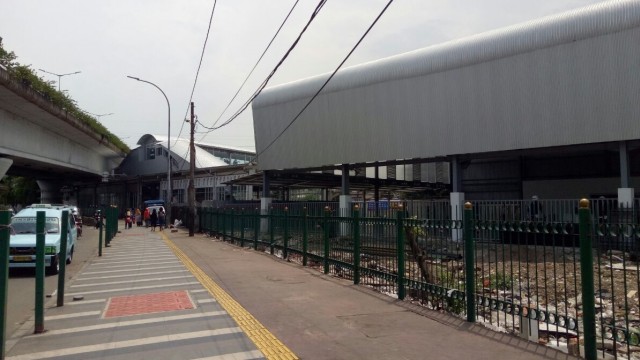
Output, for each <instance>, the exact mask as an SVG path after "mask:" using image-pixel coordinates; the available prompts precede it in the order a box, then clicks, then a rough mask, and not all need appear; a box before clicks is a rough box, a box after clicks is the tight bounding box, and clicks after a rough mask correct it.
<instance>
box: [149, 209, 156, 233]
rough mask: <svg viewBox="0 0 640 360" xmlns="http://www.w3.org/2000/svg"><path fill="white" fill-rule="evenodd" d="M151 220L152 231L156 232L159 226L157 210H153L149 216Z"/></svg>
mask: <svg viewBox="0 0 640 360" xmlns="http://www.w3.org/2000/svg"><path fill="white" fill-rule="evenodd" d="M149 220H151V231H156V226H157V225H158V213H157V212H156V209H153V212H152V213H151V215H149Z"/></svg>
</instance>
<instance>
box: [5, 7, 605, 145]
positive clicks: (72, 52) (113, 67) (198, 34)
mask: <svg viewBox="0 0 640 360" xmlns="http://www.w3.org/2000/svg"><path fill="white" fill-rule="evenodd" d="M598 2H600V1H596V0H536V1H530V0H515V1H513V0H511V1H507V0H484V1H478V0H396V1H394V3H393V4H392V5H391V7H390V8H389V9H388V10H387V12H386V13H385V15H384V16H383V17H382V18H381V20H380V21H379V22H378V24H377V25H376V27H375V28H374V29H373V30H372V31H371V33H369V35H368V36H367V38H366V39H365V41H364V42H363V43H362V44H361V45H360V47H359V48H358V50H356V52H355V53H354V54H353V55H352V57H351V59H350V60H349V62H348V63H347V64H346V65H347V66H349V65H355V64H359V63H363V62H367V61H370V60H375V59H379V58H383V57H387V56H391V55H395V54H400V53H403V52H407V51H411V50H415V49H419V48H423V47H428V46H430V45H435V44H440V43H443V42H446V41H449V40H454V39H458V38H462V37H465V36H469V35H473V34H477V33H480V32H484V31H488V30H493V29H497V28H501V27H504V26H508V25H512V24H517V23H520V22H524V21H527V20H531V19H536V18H539V17H543V16H546V15H552V14H556V13H559V12H562V11H566V10H570V9H575V8H578V7H582V6H586V5H590V4H593V3H598ZM213 3H214V1H213V0H188V1H186V0H181V1H179V0H127V1H125V0H102V1H98V0H56V1H46V0H2V1H1V2H0V37H2V38H3V44H4V47H5V49H6V50H9V51H14V52H15V53H16V55H17V56H18V61H19V62H20V63H21V64H24V65H29V64H30V65H31V67H32V68H33V69H44V70H47V71H49V72H52V73H57V74H65V73H71V72H75V71H81V73H80V74H76V75H69V76H64V77H62V81H61V89H62V90H68V92H69V94H70V96H71V97H72V98H73V99H75V100H76V101H77V102H78V105H79V106H80V107H81V108H82V109H83V110H86V111H88V112H90V113H93V114H98V115H100V114H108V113H113V115H108V116H102V117H100V121H101V122H102V123H103V124H104V125H105V126H106V127H107V128H108V129H109V130H110V131H111V132H112V133H114V134H116V135H117V136H119V137H120V138H121V139H122V140H123V141H124V142H125V143H126V144H127V145H129V146H130V147H132V148H134V147H136V142H137V141H138V139H139V138H140V137H141V136H142V135H144V134H146V133H151V134H156V135H163V136H166V134H167V105H166V101H165V100H164V98H163V97H162V94H161V93H160V92H159V91H158V90H156V89H155V88H153V87H152V86H151V85H148V84H144V83H140V82H137V81H134V80H130V79H127V78H126V75H132V76H136V77H139V78H141V79H145V80H148V81H150V82H153V83H155V84H156V85H158V86H159V87H160V88H162V89H163V90H164V92H165V93H166V94H167V96H168V98H169V101H170V104H171V136H172V137H175V136H177V135H178V134H179V133H180V132H181V129H182V132H181V137H184V138H188V124H186V123H185V124H184V127H183V126H182V125H183V123H184V119H185V116H186V115H187V109H188V102H189V96H190V94H191V89H192V87H193V83H194V78H195V75H196V69H197V66H198V62H199V60H200V55H201V51H202V46H203V43H204V39H205V35H206V32H207V26H208V23H209V18H210V14H211V9H212V6H213ZM294 3H295V0H269V1H267V0H262V1H258V0H219V1H218V2H217V5H216V9H215V13H214V16H213V23H212V27H211V31H210V35H209V40H208V43H207V48H206V51H205V54H204V59H203V62H202V68H201V70H200V75H199V78H198V82H197V85H196V88H195V93H194V96H193V101H194V103H195V113H196V115H197V116H198V119H199V121H200V122H202V123H204V124H207V125H212V124H213V123H214V122H215V120H216V119H217V118H218V117H219V116H220V115H221V112H222V110H223V109H224V108H225V106H226V105H227V103H228V102H229V100H230V99H231V98H232V96H233V94H234V93H235V92H236V91H237V90H238V88H239V86H240V84H241V83H242V81H243V80H244V79H245V77H246V76H247V74H248V73H249V71H250V70H251V68H252V67H253V65H254V64H255V62H256V60H257V59H258V57H259V56H260V54H261V53H262V51H263V50H264V48H265V47H266V45H267V44H268V42H269V41H270V39H271V38H272V36H273V35H274V34H275V32H276V30H277V28H278V26H279V25H280V24H281V22H282V21H283V19H284V18H285V16H286V14H287V13H288V11H289V10H290V9H291V7H292V6H293V4H294ZM317 3H318V1H317V0H300V1H299V3H298V5H297V6H296V8H295V10H294V12H293V13H292V15H291V17H290V19H289V21H288V22H287V24H286V25H285V27H284V28H283V30H282V32H281V33H280V35H279V36H278V37H277V38H276V40H275V42H274V44H273V45H272V47H271V49H270V50H269V52H268V53H267V55H265V57H264V59H263V60H262V61H261V63H260V64H259V65H258V68H257V69H256V71H255V72H254V74H253V75H252V77H251V78H250V79H249V81H248V82H247V84H246V85H245V87H244V89H243V91H242V92H241V93H240V95H239V96H238V98H237V99H236V101H235V102H234V103H233V104H232V105H231V107H230V108H229V110H228V111H227V113H225V114H224V115H222V119H221V122H222V121H224V120H226V119H228V118H229V116H230V115H231V114H232V113H233V112H234V111H235V110H237V109H238V108H239V107H240V106H241V104H242V103H243V102H244V101H246V100H247V99H248V98H249V96H250V94H251V93H253V91H255V89H256V88H257V87H258V85H259V84H260V83H261V82H262V81H263V80H264V79H265V78H266V76H267V75H268V73H270V72H271V70H272V69H273V68H274V66H275V65H276V63H277V62H278V60H279V59H280V58H281V57H282V56H283V55H284V53H285V51H286V49H287V48H288V47H289V46H290V45H291V43H292V42H293V40H294V39H295V37H296V36H297V35H298V34H299V32H300V31H301V29H302V27H303V26H304V24H305V23H306V21H307V20H308V19H309V17H310V15H311V13H312V11H313V9H314V8H315V6H316V5H317ZM386 3H387V1H386V0H384V1H383V0H328V2H327V4H326V5H325V6H324V8H323V9H322V10H321V12H320V14H319V15H318V16H317V18H316V20H315V21H314V22H313V23H312V24H311V26H310V27H309V29H308V31H307V32H306V34H305V35H304V36H303V38H302V40H301V41H300V43H299V44H298V47H297V48H296V49H295V50H294V51H293V53H292V54H291V56H289V58H288V59H287V60H286V62H285V63H284V64H283V65H282V66H281V68H280V70H279V71H278V73H277V74H276V76H275V77H274V78H273V79H272V80H271V82H270V86H272V85H277V84H282V83H286V82H290V81H294V80H298V79H301V78H305V77H309V76H314V75H318V74H322V73H326V72H330V71H333V69H334V68H335V67H336V66H337V65H338V64H339V63H340V61H341V60H342V59H343V57H344V56H345V55H346V54H347V53H348V51H349V50H351V48H352V47H353V45H354V44H355V43H356V41H357V40H358V39H359V37H360V36H361V35H362V34H363V32H364V31H365V30H366V28H367V27H368V26H369V25H370V23H371V22H372V21H373V19H374V18H375V17H376V16H377V14H378V13H379V12H380V10H381V9H382V8H383V7H384V5H385V4H386ZM36 71H37V70H36ZM37 72H38V74H39V75H41V77H42V78H43V79H45V80H54V81H56V86H57V81H58V77H57V76H54V75H49V74H46V73H44V72H41V71H37ZM203 130H204V129H202V128H198V129H197V131H203ZM203 136H204V135H200V136H198V135H196V138H197V139H202V137H203ZM203 141H206V142H209V143H214V144H221V145H230V146H235V147H240V148H244V149H249V150H253V149H254V134H253V124H252V117H251V110H250V108H249V109H248V110H247V111H246V112H245V113H244V114H243V115H242V116H240V117H239V118H238V119H237V120H235V121H234V122H233V123H232V124H230V125H229V126H227V127H225V128H223V129H220V130H217V131H215V132H212V133H210V134H208V135H206V137H204V140H203Z"/></svg>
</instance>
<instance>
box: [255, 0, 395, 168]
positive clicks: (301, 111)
mask: <svg viewBox="0 0 640 360" xmlns="http://www.w3.org/2000/svg"><path fill="white" fill-rule="evenodd" d="M392 2H393V0H389V2H388V3H387V5H386V6H385V7H384V8H383V9H382V11H381V12H380V14H378V16H377V17H376V19H375V20H374V21H373V23H372V24H371V25H370V26H369V28H368V29H367V31H365V32H364V34H363V35H362V37H360V40H358V42H357V43H356V44H355V46H354V47H353V48H352V49H351V51H349V53H348V54H347V56H345V58H344V59H343V60H342V62H341V63H340V65H338V67H337V68H336V69H335V70H334V71H333V73H331V75H330V76H329V78H328V79H327V80H326V81H325V82H324V84H322V86H321V87H320V89H318V91H316V93H315V94H314V95H313V96H312V97H311V99H310V100H309V101H308V102H307V104H306V105H305V106H304V107H303V108H302V110H300V112H299V113H298V114H297V115H296V116H295V117H294V118H293V120H291V121H290V122H289V124H288V125H287V126H286V127H285V128H284V129H283V130H282V131H281V132H280V134H278V136H276V137H275V138H274V139H273V140H272V141H271V142H270V143H269V145H267V146H266V147H265V148H264V149H263V150H262V151H260V152H259V153H256V159H257V158H258V157H259V156H260V155H262V154H264V152H265V151H267V150H268V149H269V148H270V147H271V146H272V145H273V144H274V143H275V142H276V141H277V140H278V139H279V138H280V137H281V136H282V134H284V133H285V132H286V131H287V130H288V129H289V128H290V127H291V125H293V123H294V122H296V120H298V118H299V117H300V115H302V113H303V112H304V111H305V110H307V108H308V107H309V105H310V104H311V103H312V102H313V100H315V98H316V97H317V96H318V94H320V92H321V91H322V90H323V89H324V88H325V86H327V84H328V83H329V81H331V79H333V76H334V75H335V74H336V73H337V72H338V70H340V68H341V67H342V65H344V63H345V62H346V61H347V60H348V59H349V57H350V56H351V54H353V52H354V51H355V50H356V49H357V48H358V46H359V45H360V43H361V42H362V40H364V38H365V37H366V36H367V34H369V31H371V29H372V28H373V27H374V25H375V24H376V23H377V22H378V20H380V17H382V15H383V14H384V13H385V11H387V8H389V5H391V3H392Z"/></svg>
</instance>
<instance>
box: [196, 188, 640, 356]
mask: <svg viewBox="0 0 640 360" xmlns="http://www.w3.org/2000/svg"><path fill="white" fill-rule="evenodd" d="M585 204H586V207H585V208H579V203H578V201H577V200H555V201H539V202H538V201H520V200H519V201H503V202H495V201H486V202H481V201H479V202H474V203H473V204H467V207H468V208H466V209H464V210H463V209H462V208H458V207H455V206H454V207H452V206H451V205H450V204H449V203H448V202H445V201H432V202H410V203H407V202H400V203H399V204H397V205H394V206H390V207H387V208H386V209H385V210H384V211H377V212H374V211H371V208H372V207H371V205H370V204H367V203H356V204H354V207H353V208H352V209H348V210H340V209H338V208H337V207H336V206H329V204H325V207H324V208H322V209H321V210H320V209H318V208H317V203H314V204H312V205H311V206H310V207H309V208H307V207H306V206H304V204H301V203H295V204H291V206H288V204H284V205H283V204H279V205H278V206H275V207H273V208H271V209H270V210H269V211H268V212H264V213H261V211H260V210H259V209H255V208H250V207H242V208H238V209H234V208H217V209H213V208H204V209H201V210H200V211H199V214H200V225H201V229H202V231H204V232H206V233H208V234H209V235H212V236H217V237H220V238H222V239H224V240H225V241H228V242H231V243H233V244H236V245H238V246H243V247H250V248H253V249H256V250H259V251H265V252H269V253H271V254H273V255H275V256H278V257H280V258H283V259H287V260H289V261H292V262H297V263H300V264H301V265H304V266H309V267H313V268H316V269H318V271H322V272H324V273H326V274H331V275H333V276H336V277H341V278H345V279H349V280H351V281H353V282H354V283H355V284H361V285H363V286H367V287H371V288H374V289H376V290H378V291H380V292H383V293H386V294H389V295H391V296H395V297H398V298H399V299H410V300H412V301H414V302H416V303H420V304H422V305H423V306H425V307H428V308H432V309H436V310H438V311H446V312H449V313H452V314H455V315H458V316H461V317H464V318H465V319H467V320H468V321H475V322H479V323H485V324H488V325H489V326H491V327H492V328H495V329H498V330H500V331H506V332H511V333H515V334H519V335H521V336H524V337H527V338H528V339H530V340H532V341H536V342H542V343H549V344H551V345H553V346H554V347H558V348H561V349H565V351H568V352H569V353H572V354H581V355H582V356H584V357H586V358H588V359H590V358H594V357H595V356H596V355H595V354H596V351H597V352H598V353H599V355H601V356H604V355H605V354H606V355H608V356H612V357H614V358H619V359H624V358H634V357H637V355H638V354H640V348H639V347H638V345H640V309H639V308H638V291H640V279H639V277H638V274H639V273H640V265H639V264H640V262H639V260H640V259H639V258H638V248H639V246H638V242H639V241H640V221H639V215H638V211H637V209H639V207H638V205H640V204H638V203H635V204H630V205H629V206H628V207H627V208H623V207H620V206H618V205H617V202H612V201H610V200H595V201H592V202H591V203H589V202H586V203H584V204H582V205H585ZM387 205H389V204H387ZM589 206H590V207H589ZM364 207H366V210H363V208H364ZM378 210H379V209H378ZM340 214H342V216H341V215H340ZM345 214H347V215H348V216H344V215H345ZM363 214H365V215H372V214H378V215H381V216H363ZM590 277H591V278H592V279H593V280H589V279H590ZM585 281H587V282H588V283H589V284H585ZM587 285H589V286H587ZM585 292H586V293H585ZM585 324H586V325H585Z"/></svg>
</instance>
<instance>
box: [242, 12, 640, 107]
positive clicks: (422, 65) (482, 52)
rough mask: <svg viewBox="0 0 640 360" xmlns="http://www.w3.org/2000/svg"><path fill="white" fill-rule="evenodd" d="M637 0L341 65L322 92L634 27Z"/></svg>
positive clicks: (257, 103)
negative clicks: (363, 61)
mask: <svg viewBox="0 0 640 360" xmlns="http://www.w3.org/2000/svg"><path fill="white" fill-rule="evenodd" d="M639 19H640V2H639V1H637V0H624V1H620V0H615V1H607V2H603V3H599V4H594V5H590V6H587V7H584V8H580V9H576V10H572V11H568V12H564V13H562V14H557V15H551V16H547V17H544V18H540V19H536V20H531V21H528V22H525V23H521V24H516V25H512V26H509V27H505V28H501V29H497V30H492V31H488V32H484V33H481V34H477V35H473V36H469V37H466V38H463V39H458V40H454V41H450V42H446V43H443V44H439V45H434V46H430V47H427V48H424V49H418V50H414V51H411V52H407V53H404V54H399V55H395V56H391V57H388V58H384V59H379V60H375V61H371V62H367V63H364V64H359V65H355V66H351V67H347V68H344V69H342V70H340V71H338V73H337V74H336V76H335V77H334V78H333V79H332V80H331V82H330V83H329V84H328V85H327V87H326V88H325V89H324V90H323V93H328V92H332V91H337V90H342V89H348V88H353V87H359V86H366V85H371V84H375V83H378V82H384V81H389V80H398V79H402V78H406V77H416V76H422V75H428V74H432V73H437V72H442V71H448V70H452V69H456V68H460V67H464V66H468V65H472V64H478V63H482V62H486V61H492V60H496V59H500V58H503V57H508V56H513V55H516V54H521V53H526V52H530V51H534V50H536V49H542V48H547V47H551V46H556V45H560V44H565V43H571V42H575V41H578V40H582V39H586V38H590V37H594V36H600V35H604V34H609V33H613V32H618V31H621V30H624V29H629V28H633V27H636V26H638V23H639V21H640V20H639ZM329 75H331V73H327V74H322V75H317V76H313V77H310V78H307V79H302V80H297V81H293V82H290V83H287V84H282V85H278V86H273V87H270V88H267V89H265V90H264V91H263V92H262V93H261V94H260V95H259V96H258V97H257V98H256V99H255V100H254V101H253V108H254V109H255V108H259V107H263V106H269V105H273V104H278V103H282V102H289V101H292V100H296V99H305V98H309V97H311V96H312V95H313V94H315V93H316V91H318V89H319V88H320V86H321V85H322V84H323V83H324V82H325V81H326V80H327V78H328V77H329Z"/></svg>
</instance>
